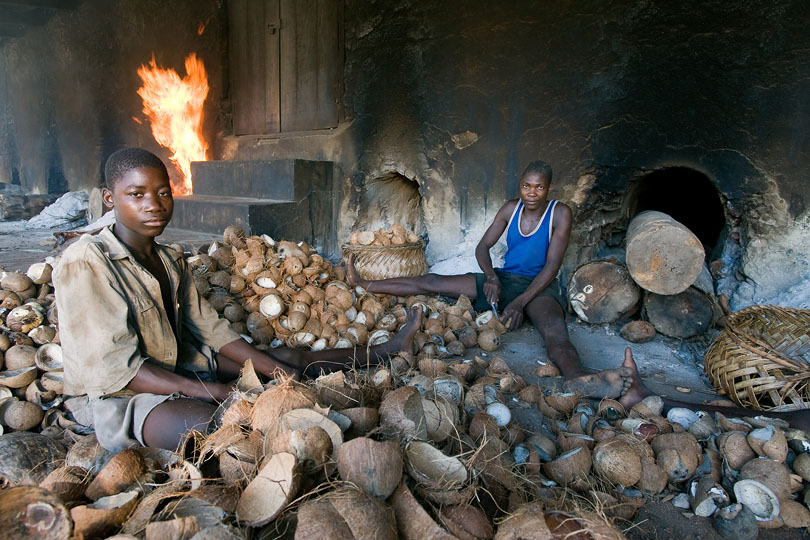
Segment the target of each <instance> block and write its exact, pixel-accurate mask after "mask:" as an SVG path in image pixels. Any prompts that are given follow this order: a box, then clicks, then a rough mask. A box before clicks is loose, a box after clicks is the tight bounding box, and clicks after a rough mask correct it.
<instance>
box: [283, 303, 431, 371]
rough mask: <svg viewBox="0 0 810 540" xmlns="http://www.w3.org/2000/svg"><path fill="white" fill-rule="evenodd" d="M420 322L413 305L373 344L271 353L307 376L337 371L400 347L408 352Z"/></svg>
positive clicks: (368, 362) (370, 362)
mask: <svg viewBox="0 0 810 540" xmlns="http://www.w3.org/2000/svg"><path fill="white" fill-rule="evenodd" d="M421 326H422V309H421V308H420V307H419V306H413V307H411V309H410V310H409V311H408V320H407V321H406V322H405V326H403V327H402V329H401V330H400V331H399V332H397V333H396V334H395V335H394V337H392V338H391V339H389V340H388V341H386V342H385V343H382V344H380V345H375V346H374V347H358V348H356V349H329V350H325V351H316V352H312V351H301V350H297V349H288V348H278V349H274V350H273V351H271V354H272V355H273V356H274V357H276V358H277V359H278V360H279V361H281V362H284V363H285V364H289V365H292V366H298V367H299V369H301V370H306V373H307V374H308V375H310V376H313V375H317V374H318V373H319V372H320V371H321V370H324V371H337V370H341V369H346V368H351V367H353V366H355V365H360V366H364V365H371V366H374V365H377V364H378V363H379V362H380V361H381V360H384V359H385V358H386V357H387V356H388V355H389V354H396V353H398V352H399V351H403V350H405V351H408V352H411V346H412V344H413V337H414V335H416V333H417V332H418V331H419V328H420V327H421Z"/></svg>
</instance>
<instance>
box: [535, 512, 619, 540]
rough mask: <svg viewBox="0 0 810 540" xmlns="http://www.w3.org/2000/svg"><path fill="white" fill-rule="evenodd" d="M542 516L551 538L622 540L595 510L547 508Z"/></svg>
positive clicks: (614, 529)
mask: <svg viewBox="0 0 810 540" xmlns="http://www.w3.org/2000/svg"><path fill="white" fill-rule="evenodd" d="M544 518H545V521H546V525H547V526H548V529H549V530H550V531H551V534H552V537H553V538H583V537H584V538H588V539H592V540H624V535H623V534H622V533H621V532H620V531H619V530H617V529H616V528H615V527H614V526H613V525H612V524H611V523H610V522H609V521H608V520H607V519H605V518H604V517H603V516H601V515H599V514H597V513H596V512H590V511H586V510H582V509H577V510H549V511H547V512H546V513H545V516H544Z"/></svg>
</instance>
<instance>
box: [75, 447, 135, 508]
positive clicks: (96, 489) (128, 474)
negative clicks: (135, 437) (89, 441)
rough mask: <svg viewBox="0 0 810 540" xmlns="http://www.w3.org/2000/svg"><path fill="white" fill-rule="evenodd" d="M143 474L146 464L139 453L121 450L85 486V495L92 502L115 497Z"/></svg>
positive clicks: (131, 450)
mask: <svg viewBox="0 0 810 540" xmlns="http://www.w3.org/2000/svg"><path fill="white" fill-rule="evenodd" d="M144 472H146V462H145V461H144V459H143V456H142V455H141V454H140V452H138V451H137V450H133V449H131V448H128V449H125V450H121V451H120V452H118V453H117V454H115V455H114V456H113V457H112V459H111V460H110V461H109V462H107V464H106V465H105V466H104V468H103V469H101V471H100V472H99V473H98V475H96V477H95V478H94V479H93V481H92V482H91V483H90V485H89V486H87V490H86V491H85V495H86V496H87V498H88V499H90V500H93V501H96V500H98V499H100V498H101V497H107V496H110V495H115V494H116V493H120V492H121V491H123V490H124V489H125V488H127V487H129V486H130V485H132V484H133V483H134V482H135V481H136V480H137V479H138V478H139V477H140V476H141V475H142V474H143V473H144Z"/></svg>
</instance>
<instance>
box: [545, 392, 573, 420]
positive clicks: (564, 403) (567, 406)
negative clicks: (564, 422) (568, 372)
mask: <svg viewBox="0 0 810 540" xmlns="http://www.w3.org/2000/svg"><path fill="white" fill-rule="evenodd" d="M578 402H579V396H578V395H577V394H573V393H554V394H551V395H548V396H546V403H547V404H548V405H549V406H550V407H551V408H553V409H554V410H556V411H558V412H560V413H562V414H565V415H568V414H571V411H573V410H574V407H576V405H577V403H578Z"/></svg>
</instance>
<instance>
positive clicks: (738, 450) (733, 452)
mask: <svg viewBox="0 0 810 540" xmlns="http://www.w3.org/2000/svg"><path fill="white" fill-rule="evenodd" d="M715 444H717V450H718V451H719V452H720V455H721V456H722V457H723V459H725V460H726V463H728V466H729V467H731V468H732V469H734V470H735V471H736V470H739V469H740V467H742V466H743V465H745V464H746V463H747V462H748V461H750V460H752V459H754V458H755V457H756V453H755V452H754V450H753V449H752V448H751V446H750V445H749V444H748V440H747V438H746V434H745V432H743V431H726V432H724V433H722V434H721V435H720V436H719V437H717V440H716V441H715Z"/></svg>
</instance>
